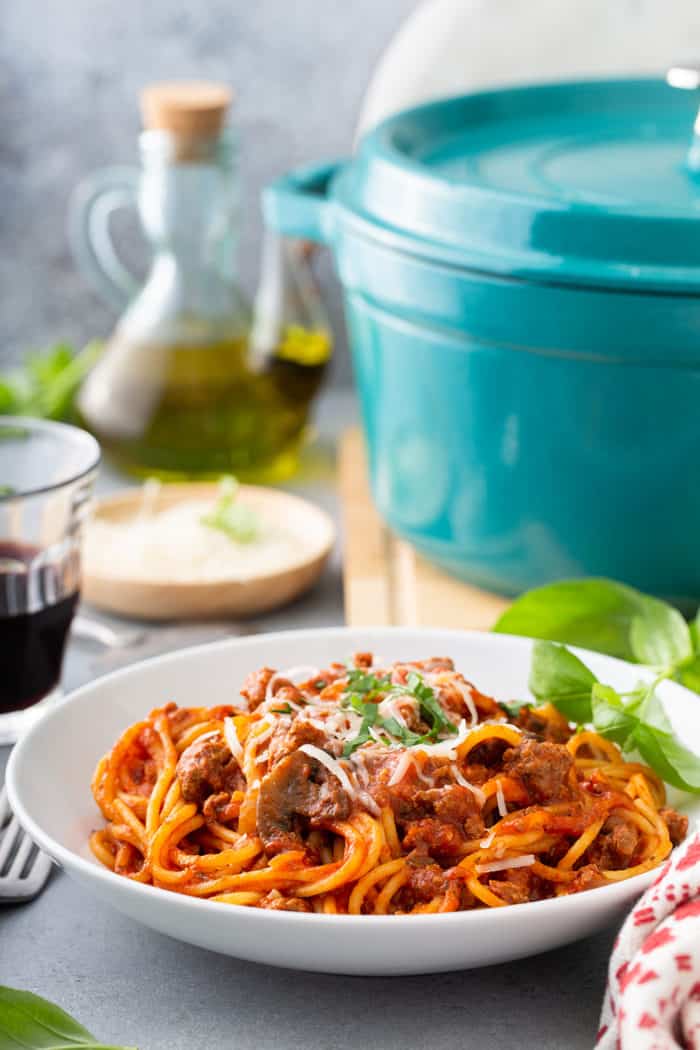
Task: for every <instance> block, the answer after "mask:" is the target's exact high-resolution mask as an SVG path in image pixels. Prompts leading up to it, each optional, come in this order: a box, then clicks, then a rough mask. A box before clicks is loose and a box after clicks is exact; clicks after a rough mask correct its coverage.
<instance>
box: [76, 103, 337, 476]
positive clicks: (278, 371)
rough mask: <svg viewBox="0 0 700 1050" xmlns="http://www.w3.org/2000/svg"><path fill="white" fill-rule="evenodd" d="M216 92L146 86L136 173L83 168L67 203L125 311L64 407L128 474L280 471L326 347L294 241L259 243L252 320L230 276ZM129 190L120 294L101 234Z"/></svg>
mask: <svg viewBox="0 0 700 1050" xmlns="http://www.w3.org/2000/svg"><path fill="white" fill-rule="evenodd" d="M229 103H230V92H229V91H228V90H227V89H226V88H224V87H221V86H220V85H213V84H161V85H153V86H151V87H150V88H147V89H146V90H145V91H144V92H143V95H142V110H143V116H144V124H145V128H146V130H145V131H144V132H143V133H142V135H141V140H140V144H141V156H142V169H141V171H140V172H138V173H133V172H131V171H130V169H126V170H125V169H109V170H107V171H106V172H103V173H98V175H96V176H93V177H92V179H90V180H88V182H87V183H85V184H83V186H82V187H80V188H79V192H78V194H77V196H76V199H75V202H74V206H73V211H72V221H71V230H72V241H73V245H74V248H75V251H76V256H77V258H78V261H79V262H80V263H81V265H82V267H83V269H84V270H85V272H86V274H87V275H88V276H89V277H90V278H91V279H92V281H93V283H94V284H95V285H96V286H97V287H98V288H99V290H101V291H102V292H103V293H104V294H105V295H106V296H107V298H108V299H109V300H110V302H112V303H113V304H114V305H116V306H119V307H125V309H124V311H123V313H122V316H121V318H120V320H119V322H118V324H117V326H116V328H115V331H114V333H113V335H112V337H111V338H110V339H109V341H108V343H107V345H106V348H105V350H104V352H103V354H102V357H101V358H100V360H99V362H98V363H97V365H96V366H95V368H94V369H93V371H92V372H91V373H90V375H89V376H88V378H87V380H86V382H85V384H84V386H83V388H82V390H81V393H80V396H79V401H78V407H79V411H80V414H81V416H82V420H83V422H84V424H85V425H86V426H87V427H88V429H90V430H92V431H93V433H94V434H95V435H96V437H97V438H98V439H99V441H100V443H101V444H102V446H103V448H104V449H105V451H106V453H107V454H108V455H110V456H111V458H112V459H114V460H115V461H116V462H117V464H118V465H119V466H121V467H122V468H123V469H125V470H127V471H129V472H131V473H134V474H137V475H142V476H157V477H161V478H164V479H176V478H183V477H207V476H216V475H219V474H222V473H233V474H236V475H237V476H238V477H240V478H242V479H245V480H252V481H275V480H280V479H281V478H283V477H286V476H288V475H289V474H291V473H292V472H293V471H294V469H295V467H296V464H297V455H298V451H299V447H300V445H301V443H302V441H303V439H304V435H305V431H306V427H307V419H308V413H309V407H310V404H311V401H312V399H313V398H314V396H315V394H316V392H317V390H318V388H319V385H320V381H321V377H322V374H323V371H324V368H325V366H326V363H327V362H328V360H329V358H330V355H331V346H332V344H331V337H330V330H329V327H328V324H327V321H326V317H325V313H324V311H323V308H322V306H321V302H320V298H319V296H318V293H317V289H316V286H315V282H314V279H313V274H312V272H311V268H310V261H309V258H308V252H307V250H306V248H305V246H304V245H302V244H300V243H299V242H282V241H274V242H272V241H270V240H269V239H268V240H267V241H266V242H265V245H264V253H263V268H262V277H261V282H260V289H259V292H258V296H257V299H256V308H255V317H254V318H253V312H252V310H251V308H250V305H249V304H248V302H247V301H246V299H245V296H244V295H243V293H242V292H241V290H240V288H239V287H238V283H237V279H236V269H235V254H236V242H237V234H238V193H237V180H236V145H235V140H234V136H233V133H232V132H231V130H230V129H227V128H225V126H224V121H225V118H226V113H227V110H228V107H229ZM134 198H135V199H136V201H137V205H138V211H139V216H140V219H141V224H142V226H143V230H144V232H145V234H146V236H147V238H148V239H149V241H150V243H151V244H152V246H153V258H152V262H151V267H150V271H149V274H148V277H147V279H146V282H145V284H144V286H143V287H142V288H141V289H140V290H139V291H136V293H135V294H134V282H133V280H132V278H131V277H130V275H129V274H128V273H127V271H126V270H125V269H124V267H123V266H122V265H121V263H120V262H119V261H118V259H117V256H116V253H115V251H114V249H113V247H112V244H111V241H110V239H109V231H108V219H109V214H110V212H111V211H112V210H113V209H114V208H115V207H117V206H120V205H123V204H124V203H127V202H130V201H132V200H133V199H134Z"/></svg>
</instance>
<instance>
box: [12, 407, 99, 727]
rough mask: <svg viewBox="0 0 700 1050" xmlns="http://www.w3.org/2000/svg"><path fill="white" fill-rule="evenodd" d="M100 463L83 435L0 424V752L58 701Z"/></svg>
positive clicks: (33, 424)
mask: <svg viewBox="0 0 700 1050" xmlns="http://www.w3.org/2000/svg"><path fill="white" fill-rule="evenodd" d="M99 462H100V448H99V445H98V444H97V442H96V441H95V439H94V438H93V437H92V436H91V435H90V434H88V433H86V431H84V430H79V429H78V428H77V427H72V426H67V425H65V424H63V423H52V422H46V421H44V420H38V419H29V418H23V417H19V416H2V417H0V744H3V743H11V742H13V741H14V740H16V739H17V737H18V736H19V735H20V734H21V732H23V730H24V729H25V728H26V727H27V725H29V724H30V722H31V721H33V719H34V718H35V717H36V715H37V713H38V711H39V709H40V708H41V707H42V706H43V705H45V704H46V703H48V702H49V701H50V700H51V699H52V698H54V697H55V696H56V695H57V694H58V685H59V681H60V677H61V666H62V663H63V653H64V650H65V645H66V639H67V637H68V631H69V629H70V625H71V620H72V619H73V614H74V612H75V609H76V606H77V604H78V598H79V591H80V543H81V533H82V527H83V522H84V520H85V517H86V514H87V512H88V507H89V503H90V498H91V494H92V488H93V484H94V480H95V476H96V473H97V468H98V466H99Z"/></svg>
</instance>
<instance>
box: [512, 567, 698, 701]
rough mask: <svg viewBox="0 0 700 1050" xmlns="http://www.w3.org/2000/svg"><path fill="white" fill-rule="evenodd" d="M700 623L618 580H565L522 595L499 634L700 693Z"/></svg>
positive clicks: (514, 603)
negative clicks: (605, 659) (538, 641)
mask: <svg viewBox="0 0 700 1050" xmlns="http://www.w3.org/2000/svg"><path fill="white" fill-rule="evenodd" d="M698 623H699V620H698V618H697V617H696V619H695V620H694V621H693V622H692V623H691V624H688V623H686V621H685V620H684V619H683V617H682V616H681V614H680V613H679V612H678V610H677V609H674V608H673V606H672V605H669V604H668V603H667V602H664V601H661V600H660V599H659V598H650V597H649V596H648V595H646V594H642V592H641V591H637V590H635V589H634V587H627V586H626V585H625V584H623V583H616V582H615V581H614V580H606V579H595V578H594V579H586V580H561V581H560V582H558V583H551V584H548V585H547V586H546V587H538V588H536V589H535V590H532V591H528V592H527V593H526V594H523V595H521V597H520V598H518V599H517V600H516V601H515V602H513V604H512V605H511V606H510V608H509V609H506V611H505V612H504V613H503V615H502V616H501V617H500V619H499V620H498V621H497V622H496V624H495V625H494V628H493V630H494V631H498V632H500V633H501V634H521V635H525V636H526V637H528V638H545V639H548V640H549V641H553V642H563V643H564V644H565V645H580V646H581V647H582V648H584V649H594V650H596V652H600V653H607V654H608V655H609V656H618V657H620V658H621V659H622V660H629V661H631V662H632V663H639V664H646V665H647V666H649V667H653V668H654V669H655V670H657V671H658V672H659V673H660V674H662V676H663V677H664V678H673V679H675V681H677V682H681V683H682V684H683V685H685V686H687V687H688V688H690V689H694V690H695V692H700V634H699V632H698Z"/></svg>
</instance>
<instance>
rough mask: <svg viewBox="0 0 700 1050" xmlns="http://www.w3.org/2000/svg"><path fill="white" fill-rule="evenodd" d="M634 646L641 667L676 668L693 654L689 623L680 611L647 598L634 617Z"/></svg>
mask: <svg viewBox="0 0 700 1050" xmlns="http://www.w3.org/2000/svg"><path fill="white" fill-rule="evenodd" d="M630 645H631V646H632V652H633V654H634V658H635V659H636V660H637V661H638V662H639V663H640V664H650V665H651V666H653V667H661V668H666V667H669V668H670V667H674V666H675V665H676V664H680V663H683V661H685V660H689V659H690V658H691V656H692V655H693V646H692V642H691V638H690V630H689V628H688V624H687V623H686V622H685V620H684V619H683V617H682V616H681V614H680V613H679V612H678V610H677V609H674V608H673V606H671V605H667V604H666V602H660V601H657V600H656V599H655V598H646V599H645V600H644V601H643V602H642V603H641V605H640V609H639V612H638V613H637V615H636V616H635V617H634V618H633V620H632V624H631V626H630Z"/></svg>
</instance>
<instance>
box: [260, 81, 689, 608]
mask: <svg viewBox="0 0 700 1050" xmlns="http://www.w3.org/2000/svg"><path fill="white" fill-rule="evenodd" d="M696 110H697V99H696V98H695V96H694V95H693V94H691V93H685V92H678V91H675V90H673V88H672V87H670V86H669V85H667V84H666V83H664V82H662V81H656V80H635V81H629V80H627V81H609V82H600V81H598V82H583V83H566V84H554V85H544V86H533V87H525V88H516V89H507V90H501V91H492V92H488V93H480V94H473V95H467V96H463V97H459V98H451V99H448V100H445V101H440V102H435V103H431V104H429V105H425V106H422V107H420V108H417V109H412V110H407V111H405V112H402V113H400V114H398V115H397V116H394V117H392V118H390V119H389V120H387V121H386V122H385V123H383V124H382V125H380V126H379V127H378V128H377V129H376V130H374V131H372V132H371V133H370V134H369V135H367V136H366V137H365V138H364V140H363V141H362V142H361V144H360V147H359V149H358V151H357V154H356V156H355V157H354V158H353V159H352V160H349V161H347V162H344V163H338V164H331V165H326V166H323V167H317V168H313V169H307V170H303V171H297V172H293V173H291V174H290V175H287V176H286V177H284V178H282V179H280V180H279V181H277V182H276V183H274V184H273V185H271V186H270V187H268V188H267V190H266V191H265V194H264V212H265V218H266V222H267V223H268V224H269V226H271V227H272V228H275V229H277V230H279V231H280V232H282V233H284V234H286V235H289V236H292V237H302V238H307V239H310V240H313V241H318V242H320V243H323V244H327V245H330V247H331V248H332V250H333V252H334V255H335V260H336V264H337V269H338V273H339V276H340V280H341V282H342V285H343V290H344V299H345V308H346V317H347V324H348V331H349V338H350V343H351V348H352V354H353V360H354V367H355V373H356V377H357V381H358V386H359V392H360V400H361V408H362V416H363V423H364V430H365V435H366V441H367V449H368V456H369V466H370V475H371V483H372V490H373V495H374V499H375V502H376V505H377V507H378V508H379V511H380V513H381V514H382V515H383V516H384V518H385V519H386V520H387V522H388V523H389V524H390V526H392V527H393V528H394V529H395V530H396V531H397V532H398V533H399V534H400V535H402V536H403V537H405V538H406V539H408V540H409V541H410V542H411V543H412V544H413V545H414V546H415V547H416V548H417V549H418V550H419V551H420V552H421V553H423V554H424V555H426V556H427V557H428V558H429V559H431V560H432V561H434V562H436V563H438V564H439V565H441V566H443V567H445V568H446V569H447V570H449V571H451V572H453V573H455V574H457V575H458V576H460V577H463V578H465V579H467V580H470V581H473V582H474V583H476V584H479V585H481V586H483V587H487V588H490V589H493V590H496V591H500V592H503V593H504V594H514V593H517V592H518V591H520V590H522V589H524V588H528V587H532V586H535V585H538V584H542V583H544V582H547V581H549V580H553V579H557V578H561V577H566V576H578V575H584V574H594V575H605V576H612V577H615V578H617V579H620V580H624V581H627V582H629V583H631V584H634V585H636V586H638V587H641V588H643V589H645V590H648V591H652V592H656V593H663V594H666V595H672V596H676V597H690V598H699V597H700V553H699V552H700V543H699V537H700V485H699V484H698V464H699V463H700V178H699V177H698V174H697V173H696V170H695V169H696V159H697V158H696V156H695V149H694V141H693V133H692V129H693V122H694V119H695V116H696Z"/></svg>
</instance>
